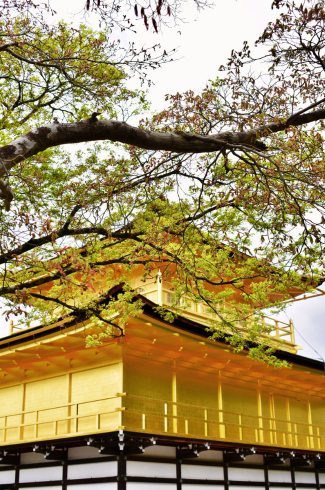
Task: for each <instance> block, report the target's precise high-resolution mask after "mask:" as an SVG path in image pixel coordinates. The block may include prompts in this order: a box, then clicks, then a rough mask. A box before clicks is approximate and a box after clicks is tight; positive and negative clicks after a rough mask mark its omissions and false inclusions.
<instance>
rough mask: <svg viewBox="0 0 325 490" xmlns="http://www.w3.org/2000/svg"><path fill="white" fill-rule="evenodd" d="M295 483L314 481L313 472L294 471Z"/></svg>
mask: <svg viewBox="0 0 325 490" xmlns="http://www.w3.org/2000/svg"><path fill="white" fill-rule="evenodd" d="M295 480H296V483H316V477H315V473H305V472H302V471H295Z"/></svg>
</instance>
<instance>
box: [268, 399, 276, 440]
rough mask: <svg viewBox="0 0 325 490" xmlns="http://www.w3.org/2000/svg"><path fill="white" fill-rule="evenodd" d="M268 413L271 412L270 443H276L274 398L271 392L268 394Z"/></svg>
mask: <svg viewBox="0 0 325 490" xmlns="http://www.w3.org/2000/svg"><path fill="white" fill-rule="evenodd" d="M270 414H271V419H270V429H271V444H277V434H276V423H275V410H274V398H273V395H272V393H271V394H270Z"/></svg>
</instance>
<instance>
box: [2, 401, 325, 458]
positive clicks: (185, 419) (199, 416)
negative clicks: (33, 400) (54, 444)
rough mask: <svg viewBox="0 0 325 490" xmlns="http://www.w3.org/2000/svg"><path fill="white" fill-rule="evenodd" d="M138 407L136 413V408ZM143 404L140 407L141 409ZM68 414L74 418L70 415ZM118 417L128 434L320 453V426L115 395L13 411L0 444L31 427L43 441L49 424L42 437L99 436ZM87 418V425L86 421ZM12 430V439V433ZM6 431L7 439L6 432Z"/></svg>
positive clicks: (324, 441)
mask: <svg viewBox="0 0 325 490" xmlns="http://www.w3.org/2000/svg"><path fill="white" fill-rule="evenodd" d="M121 399H123V405H124V406H120V407H116V408H114V409H112V410H106V411H105V410H104V411H101V410H100V411H98V410H89V411H87V410H86V411H84V413H82V414H80V413H79V412H80V411H81V409H82V407H85V406H86V405H87V404H90V403H91V404H93V403H95V402H105V401H108V400H121ZM118 404H121V405H122V403H121V401H120V402H118ZM139 404H140V405H142V409H140V408H139V407H138V408H137V405H139ZM144 405H145V406H144ZM54 409H57V410H59V409H65V410H66V412H67V415H66V416H63V417H53V418H49V419H48V420H40V418H41V417H40V416H41V415H44V414H45V413H46V412H48V411H50V410H52V411H53V410H54ZM72 411H74V412H75V413H74V414H71V412H72ZM117 412H120V414H121V419H120V422H121V425H120V426H118V427H116V429H118V428H123V429H125V430H130V431H144V432H152V431H153V430H154V432H155V433H161V434H164V433H168V434H177V435H182V436H197V437H200V438H202V437H204V438H206V439H209V438H210V439H215V438H219V439H222V440H224V441H229V442H243V443H248V444H249V443H257V444H268V445H274V446H283V445H289V446H292V447H294V448H295V447H296V448H301V449H313V450H324V449H325V426H320V425H315V424H311V423H310V424H309V423H303V422H296V421H295V420H292V419H290V420H289V419H280V418H276V417H265V416H263V415H249V414H246V413H240V412H236V411H229V410H221V409H218V408H211V407H205V406H200V405H192V404H187V403H180V402H177V403H176V402H171V401H170V400H160V399H155V398H149V397H140V396H137V395H132V394H126V393H117V394H116V395H115V396H111V397H105V398H100V399H96V400H91V401H85V402H81V403H75V402H73V403H66V404H64V405H59V406H56V407H51V408H45V409H39V410H28V411H21V412H14V413H10V414H7V415H5V416H2V417H0V440H1V439H2V441H1V442H2V443H8V442H9V443H10V442H11V443H15V442H19V441H21V440H25V437H24V433H23V431H24V429H25V428H32V432H33V440H34V441H37V440H41V439H44V435H43V436H42V437H40V436H39V427H40V426H42V425H43V426H44V425H48V424H52V429H51V430H50V431H48V432H47V433H46V437H61V438H62V437H64V436H69V435H71V434H79V435H82V434H88V433H89V431H91V432H92V433H95V432H103V431H105V427H101V417H102V416H104V415H107V414H114V413H115V414H116V413H117ZM26 415H30V416H33V418H34V421H33V422H24V419H25V417H26ZM15 416H16V417H19V418H20V423H8V418H10V417H15ZM90 417H93V419H94V420H93V421H92V422H91V421H90ZM81 419H85V420H86V419H87V422H88V425H87V430H84V431H83V430H80V429H79V424H78V422H79V420H81ZM60 422H66V431H65V432H64V433H63V432H62V429H61V431H60V434H58V425H59V423H60ZM14 429H16V430H17V437H16V438H13V433H12V431H13V430H14ZM9 431H10V438H7V434H8V432H9ZM1 436H2V437H1Z"/></svg>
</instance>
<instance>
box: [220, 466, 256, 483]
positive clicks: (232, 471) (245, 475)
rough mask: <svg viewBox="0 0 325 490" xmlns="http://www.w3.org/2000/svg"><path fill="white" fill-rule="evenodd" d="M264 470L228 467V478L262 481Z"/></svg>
mask: <svg viewBox="0 0 325 490" xmlns="http://www.w3.org/2000/svg"><path fill="white" fill-rule="evenodd" d="M264 479H265V478H264V470H252V469H250V468H228V480H239V481H260V482H264Z"/></svg>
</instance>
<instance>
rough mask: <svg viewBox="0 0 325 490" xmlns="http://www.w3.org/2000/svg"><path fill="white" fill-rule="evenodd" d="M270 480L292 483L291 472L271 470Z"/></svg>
mask: <svg viewBox="0 0 325 490" xmlns="http://www.w3.org/2000/svg"><path fill="white" fill-rule="evenodd" d="M269 481H270V482H276V483H277V482H279V483H291V473H290V471H278V470H269Z"/></svg>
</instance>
